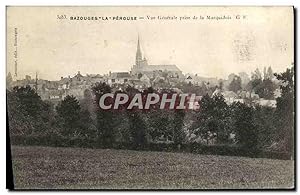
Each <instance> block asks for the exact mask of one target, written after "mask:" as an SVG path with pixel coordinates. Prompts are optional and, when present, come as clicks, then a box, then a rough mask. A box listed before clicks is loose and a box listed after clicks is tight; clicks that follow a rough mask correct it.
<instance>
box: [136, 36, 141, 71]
mask: <svg viewBox="0 0 300 195" xmlns="http://www.w3.org/2000/svg"><path fill="white" fill-rule="evenodd" d="M142 60H143V57H142V51H141V46H140V37H139V36H138V43H137V49H136V55H135V64H136V65H140V62H141V61H142Z"/></svg>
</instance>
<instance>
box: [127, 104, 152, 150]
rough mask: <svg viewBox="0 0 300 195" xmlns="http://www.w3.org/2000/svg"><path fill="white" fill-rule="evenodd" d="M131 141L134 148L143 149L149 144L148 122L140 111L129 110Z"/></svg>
mask: <svg viewBox="0 0 300 195" xmlns="http://www.w3.org/2000/svg"><path fill="white" fill-rule="evenodd" d="M127 116H128V119H129V129H130V132H131V138H132V139H131V141H132V144H133V148H134V149H141V148H143V147H144V146H145V145H146V144H147V138H146V124H145V121H144V120H143V118H142V117H141V115H140V113H138V112H136V111H135V110H129V111H127Z"/></svg>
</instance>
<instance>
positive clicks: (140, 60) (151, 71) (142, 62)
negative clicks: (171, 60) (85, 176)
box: [131, 38, 182, 78]
mask: <svg viewBox="0 0 300 195" xmlns="http://www.w3.org/2000/svg"><path fill="white" fill-rule="evenodd" d="M162 73H167V74H168V76H171V77H176V78H180V77H182V72H181V70H180V69H179V68H178V67H177V66H176V65H149V64H148V62H147V59H146V58H145V57H143V55H142V51H141V46H140V39H139V38H138V42H137V51H136V56H135V65H133V67H132V68H131V74H132V75H144V74H145V75H147V76H148V77H149V78H154V77H156V76H158V75H161V74H162Z"/></svg>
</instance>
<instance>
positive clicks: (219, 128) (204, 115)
mask: <svg viewBox="0 0 300 195" xmlns="http://www.w3.org/2000/svg"><path fill="white" fill-rule="evenodd" d="M194 127H195V128H197V129H198V132H197V133H198V134H200V135H201V136H202V137H203V138H205V139H206V140H207V142H208V141H209V139H212V138H216V139H217V142H218V143H226V142H227V141H228V138H229V134H230V133H231V117H230V110H229V106H228V105H227V104H226V103H225V99H224V97H223V96H222V95H219V94H216V95H214V96H213V97H209V96H208V95H205V96H203V98H202V99H201V100H200V112H199V114H198V117H197V121H196V122H195V124H194Z"/></svg>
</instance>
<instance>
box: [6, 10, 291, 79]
mask: <svg viewBox="0 0 300 195" xmlns="http://www.w3.org/2000/svg"><path fill="white" fill-rule="evenodd" d="M57 15H66V16H67V19H65V20H59V19H57ZM70 16H97V17H102V16H103V17H115V16H136V17H138V19H137V20H136V21H121V20H118V21H116V20H98V21H71V20H69V17H70ZM147 16H152V17H155V19H153V20H148V19H147ZM158 16H161V17H167V16H170V17H172V16H176V17H177V20H159V19H157V17H158ZM194 16H196V17H197V18H198V19H185V20H180V17H191V18H193V17H194ZM200 16H202V17H203V18H204V19H199V18H200ZM207 16H210V17H223V16H226V17H227V18H229V17H230V18H231V19H219V20H216V19H207ZM139 17H144V18H145V19H139ZM237 18H239V19H237ZM15 28H17V31H18V34H17V40H18V45H17V54H18V56H17V63H18V78H19V79H20V78H22V77H24V76H25V75H27V74H28V75H31V76H34V75H35V72H36V71H37V72H38V74H39V77H41V78H43V79H51V80H57V79H59V78H60V77H61V76H64V77H66V76H68V75H71V76H73V75H74V74H76V73H77V71H80V72H81V73H82V74H86V73H93V74H94V73H100V74H107V73H108V72H109V71H129V70H130V68H131V67H132V65H133V64H134V61H135V52H136V45H137V37H138V35H139V36H140V41H141V47H142V50H143V53H144V54H145V56H146V58H147V59H148V62H149V64H154V65H155V64H176V65H177V66H178V67H179V68H180V69H181V70H182V71H183V72H184V73H198V75H201V76H209V77H218V78H225V77H227V76H228V74H230V73H232V72H234V73H238V72H241V71H245V72H247V73H249V74H250V73H251V71H253V70H254V69H255V68H260V69H261V70H262V69H263V67H264V66H272V68H273V70H274V71H276V72H278V71H283V70H285V69H286V68H287V67H290V64H291V63H292V62H293V61H294V60H293V55H294V51H293V47H294V42H293V39H294V38H293V10H292V8H291V7H263V8H262V7H252V8H246V7H231V8H230V7H60V8H58V7H48V8H47V7H8V10H7V72H11V73H12V74H14V63H15V58H14V55H13V54H14V53H13V52H14V51H15V49H16V47H15V46H14V41H15Z"/></svg>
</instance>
